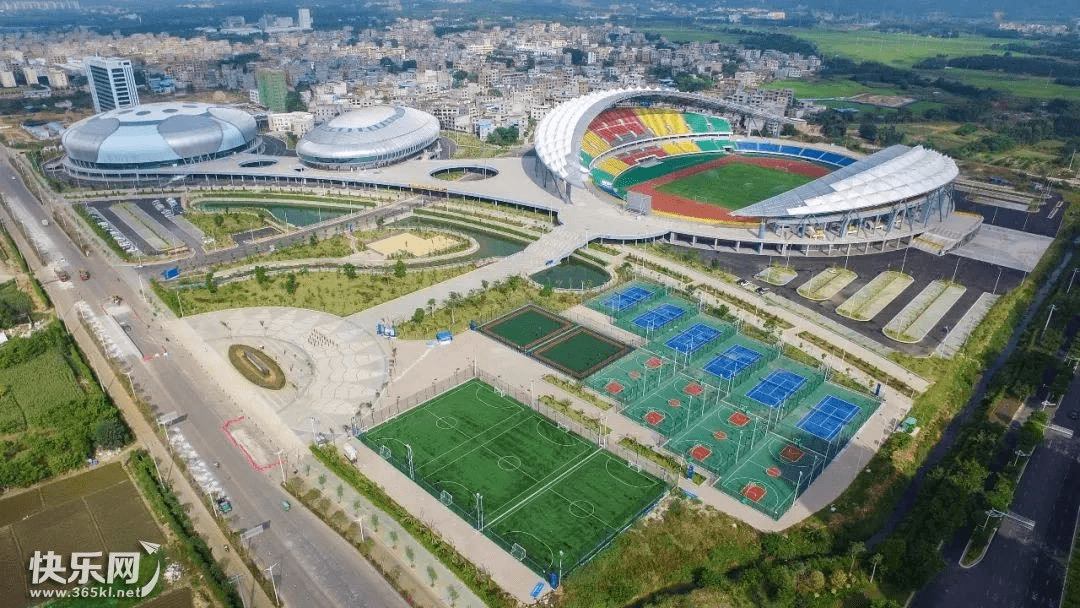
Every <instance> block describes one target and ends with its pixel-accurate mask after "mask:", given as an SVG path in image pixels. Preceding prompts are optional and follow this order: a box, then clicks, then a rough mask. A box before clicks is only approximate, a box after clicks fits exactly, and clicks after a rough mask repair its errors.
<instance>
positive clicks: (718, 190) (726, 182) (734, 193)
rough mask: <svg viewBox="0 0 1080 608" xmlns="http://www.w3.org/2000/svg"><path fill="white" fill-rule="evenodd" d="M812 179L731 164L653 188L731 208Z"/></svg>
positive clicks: (795, 174)
mask: <svg viewBox="0 0 1080 608" xmlns="http://www.w3.org/2000/svg"><path fill="white" fill-rule="evenodd" d="M814 179H815V178H813V177H809V176H806V175H800V174H798V173H789V172H787V171H783V170H780V169H771V168H768V167H759V166H757V165H748V164H744V163H731V164H728V165H722V166H720V167H713V168H712V169H706V170H705V171H702V172H700V173H695V174H694V175H690V176H687V177H684V178H682V179H677V180H675V181H673V182H671V183H668V184H664V185H662V186H659V187H658V188H657V190H658V191H660V192H664V193H667V194H674V195H676V196H681V197H683V198H687V199H690V200H693V201H698V202H700V203H706V204H709V205H715V206H718V207H723V208H724V209H729V210H732V211H734V210H737V209H742V208H743V207H746V206H748V205H752V204H753V203H756V202H759V201H763V200H765V199H767V198H769V197H772V196H776V195H777V194H783V193H784V192H787V191H788V190H791V189H793V188H796V187H798V186H801V185H803V184H806V183H809V182H811V181H813V180H814Z"/></svg>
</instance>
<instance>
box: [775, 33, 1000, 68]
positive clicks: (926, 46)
mask: <svg viewBox="0 0 1080 608" xmlns="http://www.w3.org/2000/svg"><path fill="white" fill-rule="evenodd" d="M790 34H791V35H793V36H795V37H798V38H802V39H804V40H809V41H810V42H813V43H814V44H815V45H817V47H818V50H819V51H820V52H821V54H822V55H823V56H825V57H831V56H834V55H843V56H846V57H850V58H852V59H855V60H857V61H877V62H879V63H884V64H887V65H892V66H896V67H906V68H909V67H911V66H912V65H914V64H916V63H918V62H920V61H922V60H923V59H929V58H931V57H936V56H938V55H945V56H948V57H962V56H965V55H982V54H984V53H997V52H1000V49H998V48H995V47H1000V46H1001V45H1002V44H1004V43H1006V42H1007V41H1004V40H1001V39H999V38H988V37H985V36H966V35H965V36H961V37H959V38H934V37H930V36H921V35H917V34H905V33H889V32H876V31H871V30H855V31H838V30H826V29H796V30H790Z"/></svg>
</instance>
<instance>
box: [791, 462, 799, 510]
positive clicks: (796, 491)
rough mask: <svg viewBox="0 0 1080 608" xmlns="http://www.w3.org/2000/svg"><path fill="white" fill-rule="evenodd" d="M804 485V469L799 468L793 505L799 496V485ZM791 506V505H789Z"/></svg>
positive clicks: (792, 496) (792, 497) (792, 500)
mask: <svg viewBox="0 0 1080 608" xmlns="http://www.w3.org/2000/svg"><path fill="white" fill-rule="evenodd" d="M801 485H802V469H799V481H798V483H796V484H795V493H794V494H792V495H791V506H792V507H794V506H795V499H796V498H798V497H799V486H801ZM788 508H791V507H788Z"/></svg>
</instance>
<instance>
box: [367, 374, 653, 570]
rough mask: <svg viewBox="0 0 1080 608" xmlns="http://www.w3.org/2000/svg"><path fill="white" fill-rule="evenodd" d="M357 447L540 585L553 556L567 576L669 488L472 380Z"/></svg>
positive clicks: (379, 428)
mask: <svg viewBox="0 0 1080 608" xmlns="http://www.w3.org/2000/svg"><path fill="white" fill-rule="evenodd" d="M361 441H363V442H364V444H365V445H367V446H369V447H370V448H371V449H373V450H375V451H376V452H377V453H379V454H380V455H382V457H383V458H386V459H387V460H388V461H389V462H391V463H392V464H393V465H394V466H395V467H397V468H398V470H400V471H402V472H403V473H404V474H405V475H407V476H409V477H411V478H412V479H413V481H415V482H416V483H417V484H418V485H420V486H421V487H422V488H424V489H425V490H426V491H427V492H429V493H430V494H431V495H432V496H435V497H436V498H438V499H439V500H440V501H441V502H442V503H443V504H444V505H446V506H447V508H450V509H451V510H453V511H454V512H455V513H457V514H458V516H460V517H461V518H462V519H464V520H465V521H467V522H469V523H470V524H471V525H473V526H476V527H478V528H479V529H481V530H482V531H483V532H484V534H486V535H487V536H488V537H490V538H491V539H492V540H494V541H495V542H496V543H498V544H499V545H500V546H501V547H503V549H506V550H507V551H508V552H510V553H511V554H512V555H513V556H514V557H515V558H517V559H519V560H521V561H522V562H523V563H524V564H525V565H526V566H528V567H529V568H531V569H532V570H533V571H534V572H536V573H537V574H539V575H541V576H543V577H545V578H546V577H547V575H548V574H549V573H550V572H551V571H552V570H555V569H556V568H557V567H558V559H559V554H560V552H562V553H563V574H564V575H565V574H568V573H569V572H571V571H573V569H574V568H576V567H578V566H580V565H581V564H584V563H585V562H587V561H588V560H589V559H590V558H591V557H592V556H593V555H595V554H596V553H597V552H598V551H599V550H601V549H602V548H603V547H604V546H606V545H607V544H608V543H609V542H611V540H612V539H613V538H614V537H615V536H616V535H617V534H618V533H620V532H621V531H622V530H624V529H625V528H626V527H628V526H629V525H630V524H632V523H633V522H634V521H636V520H637V519H638V518H639V517H641V516H642V515H644V514H645V513H646V512H648V510H649V509H651V508H652V506H653V505H654V504H655V503H656V501H657V500H659V498H660V497H661V496H662V495H663V494H664V493H665V492H666V490H667V487H666V485H665V484H664V483H663V482H662V481H660V480H659V479H656V478H655V477H652V476H651V475H649V474H647V473H644V472H641V471H637V470H635V469H632V468H630V467H629V466H628V465H627V464H626V463H625V462H624V461H622V460H620V459H619V458H617V457H615V456H614V455H612V454H610V453H608V452H606V451H603V450H601V449H599V448H598V447H597V446H596V444H595V442H593V441H588V440H585V439H582V438H581V437H578V436H577V435H574V434H571V433H570V432H568V431H565V430H563V429H561V428H559V427H558V426H556V425H555V424H553V423H552V422H551V421H550V420H548V419H547V418H545V417H544V416H542V415H540V414H538V413H536V412H534V411H532V410H530V409H528V408H527V407H525V406H524V405H522V404H520V403H518V402H517V401H514V400H513V399H510V398H508V397H506V396H504V395H502V394H501V393H500V392H498V391H496V390H495V389H493V388H492V387H491V386H489V385H487V384H485V383H483V382H481V381H479V380H470V381H468V382H465V383H464V384H461V385H459V386H457V387H455V388H453V389H451V390H450V391H447V392H445V393H443V394H442V395H439V396H438V397H435V398H434V399H432V400H430V401H428V402H426V403H424V404H421V405H419V406H417V407H416V408H413V409H411V410H408V411H407V412H405V413H403V414H401V415H399V416H397V417H396V418H392V419H391V420H389V421H387V422H385V423H383V424H381V425H379V426H377V427H375V428H373V429H371V430H369V431H368V432H367V433H365V434H363V435H362V436H361ZM477 495H479V498H478V496H477Z"/></svg>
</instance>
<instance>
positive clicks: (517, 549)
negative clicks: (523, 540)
mask: <svg viewBox="0 0 1080 608" xmlns="http://www.w3.org/2000/svg"><path fill="white" fill-rule="evenodd" d="M510 555H511V556H512V557H513V558H514V559H516V560H518V561H519V562H523V561H525V547H522V546H521V545H519V544H517V543H514V546H513V547H510Z"/></svg>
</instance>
